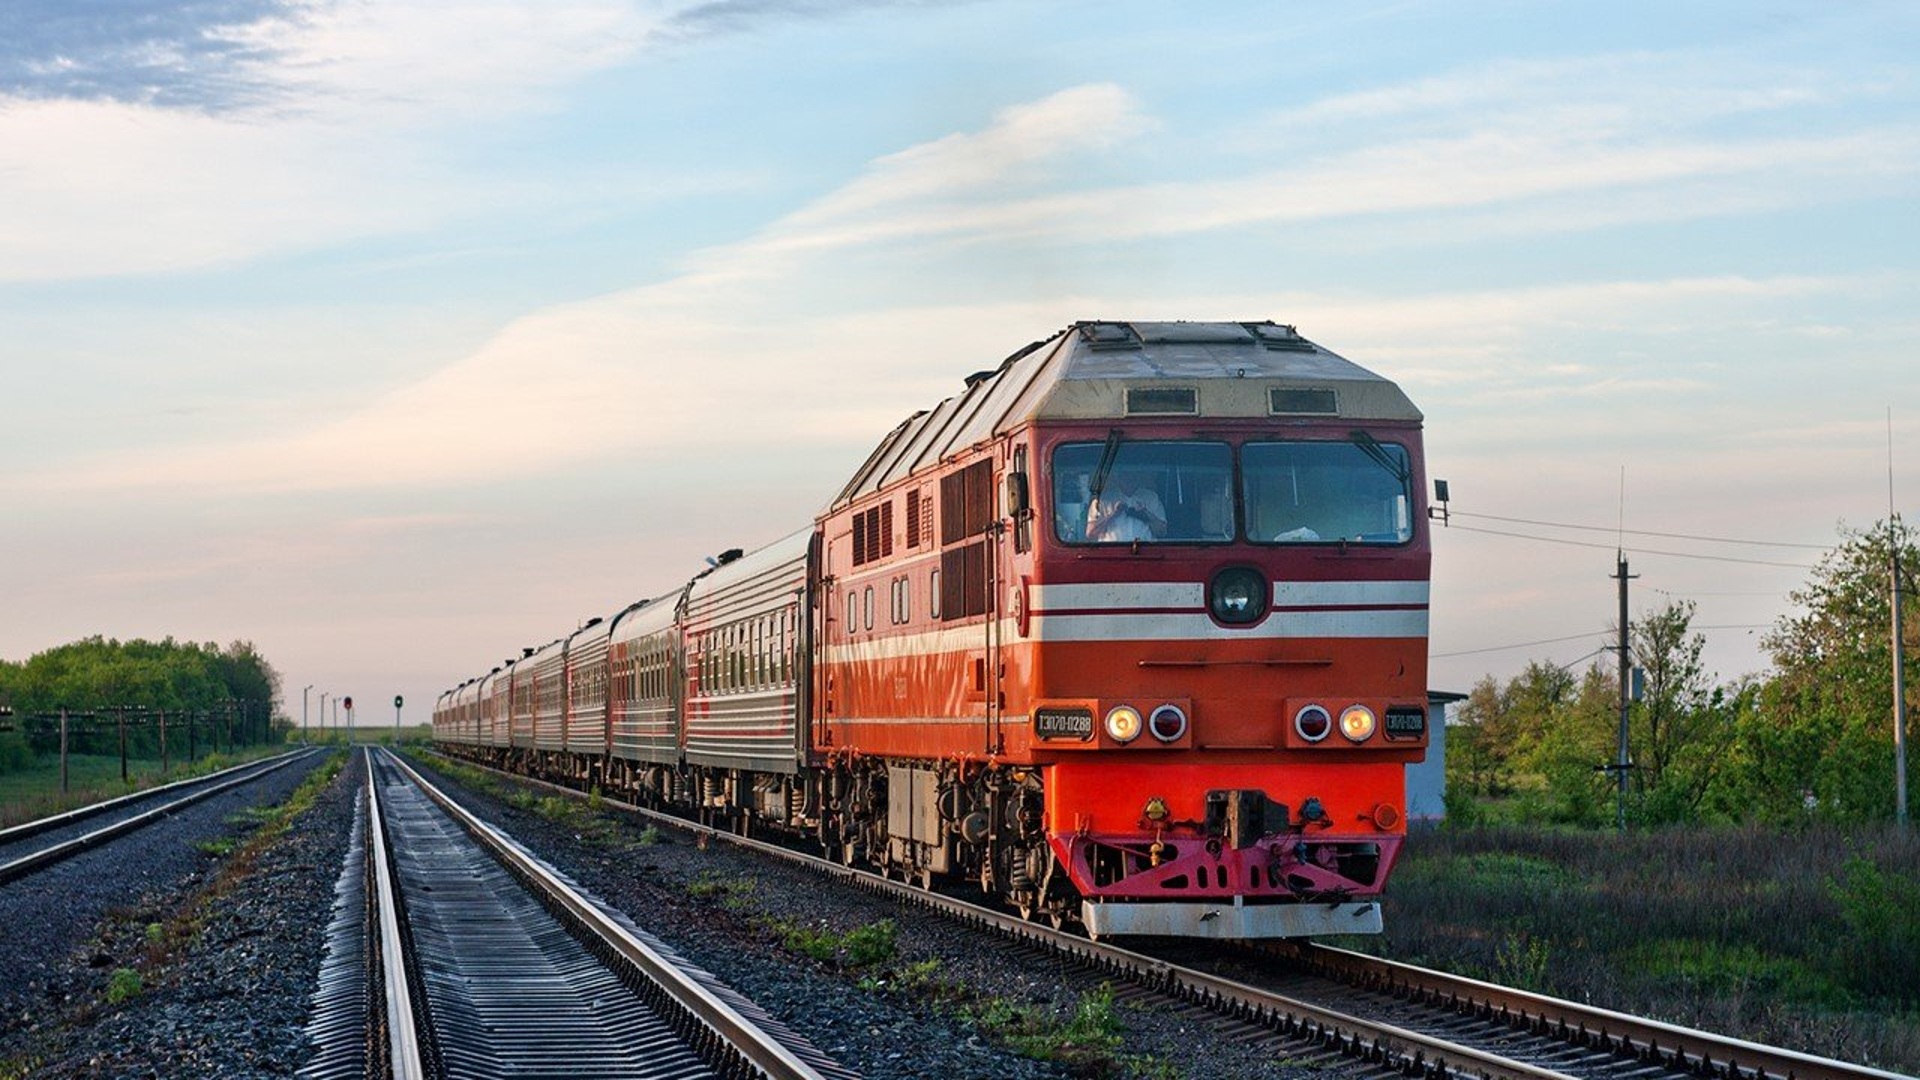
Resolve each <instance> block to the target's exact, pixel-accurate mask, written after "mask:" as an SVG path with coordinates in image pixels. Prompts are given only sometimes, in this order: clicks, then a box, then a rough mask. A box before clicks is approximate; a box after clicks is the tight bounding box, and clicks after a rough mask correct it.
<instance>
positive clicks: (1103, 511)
mask: <svg viewBox="0 0 1920 1080" xmlns="http://www.w3.org/2000/svg"><path fill="white" fill-rule="evenodd" d="M1166 533H1167V509H1166V506H1165V505H1164V504H1162V503H1161V501H1160V496H1159V494H1158V493H1157V492H1155V491H1154V490H1153V485H1152V484H1151V483H1150V482H1149V479H1148V477H1147V475H1146V474H1145V473H1144V472H1142V471H1141V470H1139V469H1121V470H1118V471H1116V472H1115V473H1114V476H1113V481H1112V483H1111V484H1110V485H1109V486H1108V487H1107V488H1106V489H1105V490H1103V491H1101V492H1100V494H1099V495H1098V496H1097V497H1096V498H1095V499H1094V500H1093V503H1092V505H1090V506H1089V507H1087V539H1089V540H1092V541H1094V542H1096V543H1122V544H1124V543H1126V542H1128V541H1132V540H1155V539H1158V538H1160V537H1162V536H1165V535H1166Z"/></svg>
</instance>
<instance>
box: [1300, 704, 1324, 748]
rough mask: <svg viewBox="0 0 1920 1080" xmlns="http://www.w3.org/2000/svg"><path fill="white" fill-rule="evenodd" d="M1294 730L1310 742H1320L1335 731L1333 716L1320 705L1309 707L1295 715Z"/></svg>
mask: <svg viewBox="0 0 1920 1080" xmlns="http://www.w3.org/2000/svg"><path fill="white" fill-rule="evenodd" d="M1293 730H1295V731H1297V732H1299V733H1300V737H1301V738H1303V739H1305V740H1307V741H1308V742H1319V741H1320V740H1321V739H1324V738H1326V737H1327V735H1328V733H1330V732H1332V731H1333V716H1332V714H1330V713H1328V712H1327V710H1325V709H1323V708H1321V707H1320V706H1318V705H1307V706H1304V707H1302V708H1301V710H1300V711H1299V712H1297V713H1294V714H1293Z"/></svg>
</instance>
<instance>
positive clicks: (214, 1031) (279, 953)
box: [0, 754, 358, 1077]
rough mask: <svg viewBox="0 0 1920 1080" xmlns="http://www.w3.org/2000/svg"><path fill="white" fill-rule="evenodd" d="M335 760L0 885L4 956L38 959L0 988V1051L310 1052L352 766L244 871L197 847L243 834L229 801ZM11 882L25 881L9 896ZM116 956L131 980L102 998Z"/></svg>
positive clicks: (121, 1056) (34, 1056)
mask: <svg viewBox="0 0 1920 1080" xmlns="http://www.w3.org/2000/svg"><path fill="white" fill-rule="evenodd" d="M328 758H329V755H325V754H316V755H313V757H312V758H311V759H310V760H307V761H302V762H299V763H297V764H295V765H293V766H291V767H289V768H287V769H282V770H280V771H279V772H278V773H276V774H274V776H273V777H272V778H270V779H267V780H264V781H262V782H261V783H260V784H259V785H249V786H247V787H244V788H241V789H236V790H234V791H231V792H226V793H223V794H221V795H218V796H215V797H213V798H211V799H209V800H207V801H206V802H204V803H200V804H197V805H195V806H194V807H190V808H188V810H186V811H183V812H182V813H181V814H180V815H178V816H177V817H175V818H173V819H170V820H168V821H165V822H161V823H158V824H156V825H154V826H152V827H151V828H148V829H143V830H141V831H140V833H138V834H135V836H132V837H128V838H125V839H123V840H122V841H119V842H117V843H116V845H115V846H113V847H110V848H108V849H105V850H103V851H100V852H94V853H89V854H86V855H82V856H79V857H77V858H75V859H73V860H70V861H69V862H68V863H65V864H63V865H61V866H59V867H56V868H54V869H52V870H49V871H47V872H46V873H44V874H41V875H37V876H36V877H34V878H32V879H29V880H28V881H23V882H18V883H15V885H14V886H10V887H8V888H7V889H4V890H0V963H4V964H6V965H7V966H8V970H11V971H19V972H30V973H31V974H30V975H29V976H28V977H27V978H26V979H22V980H19V981H13V980H9V981H8V982H7V984H6V989H5V990H4V991H0V1000H4V1001H5V1002H6V1005H7V1009H8V1012H7V1016H8V1024H7V1025H6V1030H5V1035H4V1036H3V1037H0V1039H3V1041H0V1060H10V1061H12V1062H14V1063H15V1064H17V1065H20V1066H22V1069H21V1071H22V1072H24V1073H26V1074H28V1075H33V1076H101V1077H180V1076H196V1077H200V1076H204V1077H256V1076H274V1075H290V1074H291V1073H292V1072H293V1070H294V1069H295V1068H297V1067H298V1065H299V1063H300V1061H301V1060H302V1059H303V1058H304V1056H305V1055H306V1053H307V1050H306V1046H305V1036H304V1017H305V1014H306V1011H307V998H308V995H309V994H310V993H311V992H312V989H313V985H314V975H315V973H316V972H317V971H318V969H319V964H320V957H321V953H322V950H323V948H324V940H323V938H324V932H325V929H326V924H327V913H328V909H329V907H330V905H331V903H332V899H333V882H334V879H335V878H336V877H338V875H339V872H340V862H341V858H342V857H343V854H344V851H345V847H346V837H347V832H348V829H349V828H350V825H351V821H352V812H353V805H354V804H353V795H354V794H355V792H356V791H357V788H358V782H357V775H358V770H357V768H355V767H353V766H349V767H348V769H347V770H343V772H342V775H341V777H339V778H336V779H335V781H334V782H333V783H332V784H330V785H328V786H327V787H326V788H325V789H324V790H323V791H322V792H321V793H320V795H319V798H318V800H317V801H316V803H315V805H314V806H313V807H311V808H310V809H309V810H307V811H306V812H305V813H304V814H302V815H300V816H299V817H298V818H297V819H296V820H295V821H294V822H293V823H292V827H291V828H290V829H289V830H288V831H287V832H286V834H285V835H283V836H282V837H280V838H279V839H278V840H277V841H275V842H274V843H272V844H271V845H269V846H267V847H265V848H264V850H262V851H260V852H259V854H258V856H257V859H256V861H255V862H254V864H253V866H252V867H251V869H250V871H249V872H247V873H245V874H240V875H234V874H223V873H222V870H223V868H224V867H226V866H227V864H228V863H229V861H230V860H231V858H232V856H231V855H228V856H226V857H216V856H214V855H212V854H209V853H208V851H206V850H203V849H202V847H201V846H200V845H203V844H205V845H210V846H215V847H219V846H224V845H225V844H226V843H228V842H233V841H242V842H243V841H244V838H245V836H246V835H247V834H248V833H249V832H251V831H252V830H253V829H254V828H255V827H256V825H255V822H254V821H252V820H249V819H247V818H245V817H239V816H236V815H240V814H241V813H242V812H243V811H246V810H247V809H248V808H250V807H271V806H277V805H279V804H280V803H282V802H284V801H285V800H286V799H287V797H288V796H289V795H291V794H292V793H293V791H294V790H295V788H297V787H298V786H299V784H300V783H301V781H302V780H304V779H305V777H306V776H307V775H308V774H309V773H310V772H312V771H313V770H314V769H317V768H320V767H321V766H322V765H323V764H324V763H325V762H326V761H327V760H328ZM126 843H135V844H139V845H140V847H139V849H138V851H137V852H136V851H133V850H131V849H128V848H125V847H123V846H121V845H123V844H126ZM134 866H138V867H139V868H140V869H139V870H137V871H134V870H131V869H129V868H131V867H134ZM20 886H31V888H30V889H28V890H23V891H21V894H20V895H15V892H16V890H18V889H19V887H20ZM189 913H190V917H189ZM123 968H124V969H132V970H135V971H138V972H139V973H140V982H139V989H138V991H137V992H136V993H134V994H133V995H132V996H131V997H128V998H126V999H125V1000H123V1001H118V1002H113V1003H109V997H110V994H111V993H112V987H113V986H114V985H115V978H116V976H115V972H116V971H117V970H119V969H123ZM120 979H121V984H120V985H121V986H122V989H123V990H124V989H125V988H126V985H127V977H126V976H120Z"/></svg>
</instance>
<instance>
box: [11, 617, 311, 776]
mask: <svg viewBox="0 0 1920 1080" xmlns="http://www.w3.org/2000/svg"><path fill="white" fill-rule="evenodd" d="M279 693H280V675H279V673H278V672H277V671H275V670H274V669H273V666H272V665H271V664H269V663H268V662H267V661H266V659H265V658H264V657H262V656H261V655H260V653H259V652H258V650H256V649H255V648H254V647H253V645H252V644H251V643H249V642H245V641H236V642H233V643H232V644H230V645H228V646H226V647H225V648H221V647H220V646H218V645H215V644H213V643H212V642H207V643H205V644H196V643H192V642H188V643H184V644H183V643H179V642H176V641H174V640H173V639H172V638H165V639H163V640H161V641H157V642H155V641H147V640H144V639H139V638H136V639H133V640H131V641H126V642H122V641H118V640H114V639H110V638H103V637H99V636H94V637H89V638H84V639H82V640H80V641H76V642H72V643H70V644H67V645H60V646H57V647H55V648H52V649H48V650H46V651H45V652H41V653H37V654H35V655H34V656H32V657H29V658H28V659H27V660H26V662H24V663H18V664H15V663H0V704H7V705H10V706H12V708H13V710H14V713H15V716H16V723H17V724H18V725H19V726H20V728H21V730H22V731H23V732H26V733H27V739H26V745H27V746H28V747H29V749H31V750H32V751H35V752H37V753H41V754H46V753H54V752H57V751H58V748H59V736H58V733H57V729H55V728H54V727H53V726H52V725H50V724H48V723H46V722H44V721H43V720H40V721H36V719H35V718H45V717H50V716H53V715H55V714H57V713H58V712H59V711H60V709H62V708H66V709H67V710H69V711H70V712H76V713H86V712H100V711H104V710H109V709H114V708H118V707H122V706H140V707H144V708H146V709H148V710H150V712H149V713H148V714H147V716H146V717H141V716H139V715H138V714H136V715H135V717H134V718H133V720H132V722H130V723H129V724H128V725H127V750H128V753H129V754H130V755H131V756H133V757H143V758H155V757H158V756H160V755H159V723H158V720H157V715H156V714H157V713H158V712H161V711H164V712H166V713H167V714H168V716H169V718H170V720H171V724H170V728H171V730H170V731H169V743H170V747H169V749H170V756H172V757H173V758H175V759H184V758H185V757H186V756H187V755H186V752H185V751H186V745H187V742H188V739H187V736H186V733H185V732H184V731H182V730H181V726H182V723H183V721H184V720H185V719H186V718H188V717H192V718H194V720H195V728H196V734H197V735H198V739H197V745H196V749H198V750H200V751H204V750H206V749H209V748H210V747H211V745H212V744H213V743H214V742H215V741H216V736H215V728H216V726H217V727H218V730H219V734H218V736H217V741H219V742H220V743H222V744H228V743H231V742H233V741H235V740H238V741H241V742H248V741H254V742H258V741H264V740H268V739H271V738H272V737H273V734H272V732H271V730H269V727H270V725H268V724H267V723H266V721H265V719H264V714H265V710H267V709H270V708H271V707H272V703H273V702H275V701H276V700H277V699H278V697H279ZM96 728H97V729H98V730H99V732H100V733H98V734H93V735H89V734H88V731H89V730H91V729H96ZM18 746H19V742H18V741H17V736H13V737H9V736H0V774H4V773H7V772H9V771H15V770H18V769H21V768H24V767H26V766H27V765H28V764H30V762H29V760H28V759H27V758H24V757H22V756H21V754H20V753H19V750H18ZM70 748H71V749H72V750H73V751H75V752H87V751H93V752H102V753H105V752H112V753H115V754H117V753H118V731H117V729H116V725H114V724H112V723H96V724H93V725H85V724H83V725H80V726H78V727H77V728H76V729H75V730H74V732H73V733H72V735H71V739H70Z"/></svg>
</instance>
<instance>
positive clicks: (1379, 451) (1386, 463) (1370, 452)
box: [1347, 431, 1413, 488]
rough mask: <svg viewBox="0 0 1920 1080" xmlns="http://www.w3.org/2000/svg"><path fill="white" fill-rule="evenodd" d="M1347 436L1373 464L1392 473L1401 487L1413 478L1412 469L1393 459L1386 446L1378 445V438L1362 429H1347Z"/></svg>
mask: <svg viewBox="0 0 1920 1080" xmlns="http://www.w3.org/2000/svg"><path fill="white" fill-rule="evenodd" d="M1347 438H1349V439H1351V440H1353V445H1355V446H1357V447H1359V448H1360V449H1361V451H1362V452H1363V453H1365V454H1366V455H1367V456H1368V457H1370V458H1372V459H1373V463H1374V464H1375V465H1378V466H1380V467H1381V468H1383V469H1385V470H1387V471H1388V472H1389V473H1392V474H1393V478H1394V479H1395V480H1398V481H1400V486H1401V487H1402V488H1404V487H1406V485H1407V483H1408V481H1410V480H1412V479H1413V470H1412V469H1410V468H1408V467H1407V466H1406V465H1405V464H1402V463H1401V462H1400V461H1398V460H1395V458H1394V456H1393V455H1392V454H1389V453H1387V448H1386V447H1384V446H1382V445H1380V440H1379V439H1376V438H1374V437H1373V436H1372V435H1369V434H1367V433H1366V432H1364V431H1349V432H1347Z"/></svg>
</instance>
